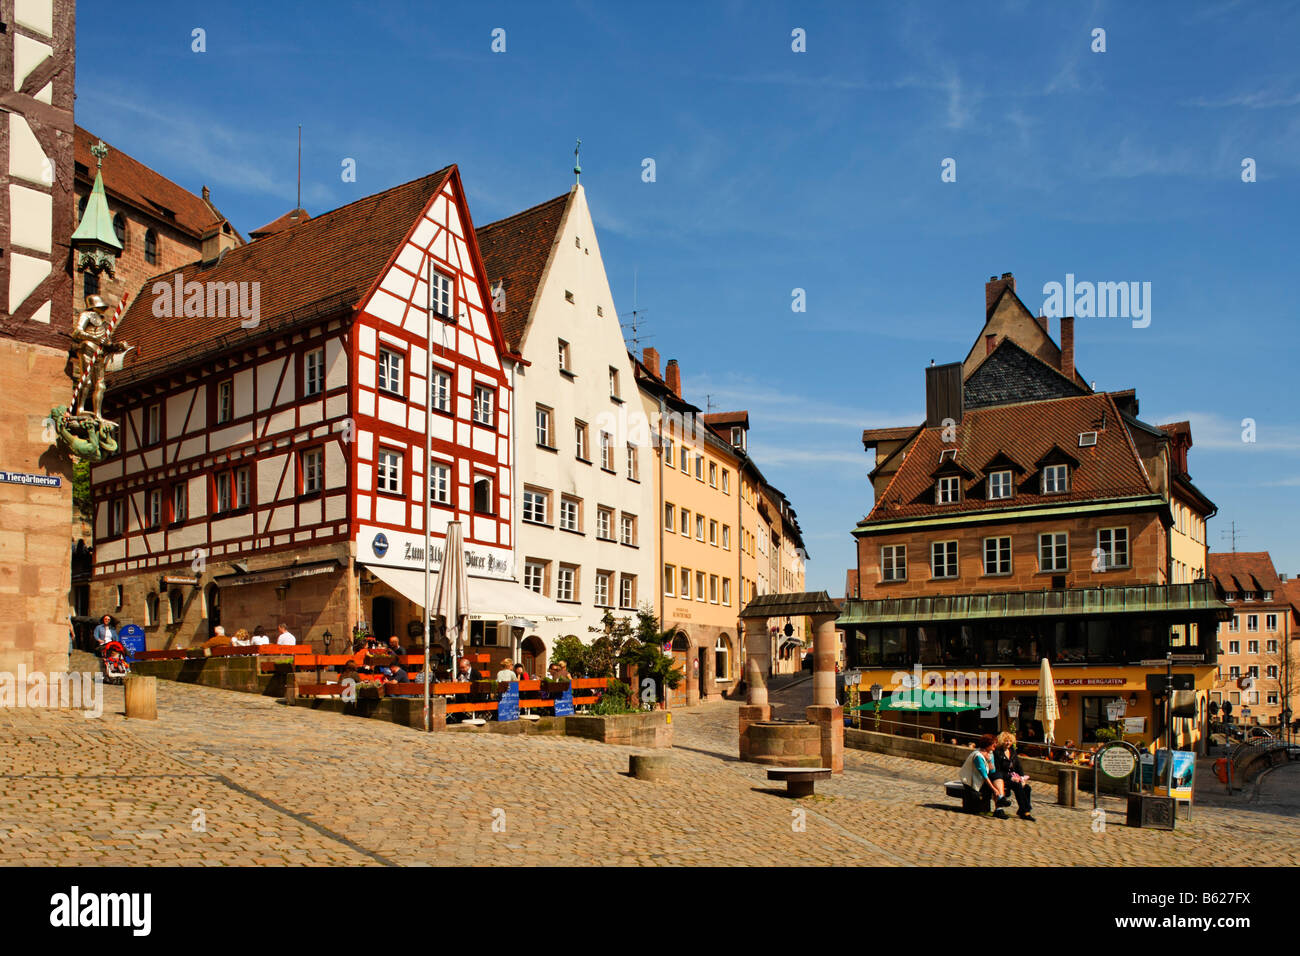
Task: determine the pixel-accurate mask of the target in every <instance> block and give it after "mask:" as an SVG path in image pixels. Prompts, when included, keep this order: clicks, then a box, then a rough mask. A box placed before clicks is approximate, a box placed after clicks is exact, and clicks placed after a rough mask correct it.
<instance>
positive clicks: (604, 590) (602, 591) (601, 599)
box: [595, 571, 614, 607]
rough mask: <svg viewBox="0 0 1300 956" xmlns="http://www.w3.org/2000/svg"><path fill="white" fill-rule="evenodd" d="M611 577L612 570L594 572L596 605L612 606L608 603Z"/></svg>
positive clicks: (612, 574)
mask: <svg viewBox="0 0 1300 956" xmlns="http://www.w3.org/2000/svg"><path fill="white" fill-rule="evenodd" d="M612 577H614V572H613V571H597V572H596V594H595V598H596V607H613V605H612V604H610V603H609V584H610V579H611V578H612Z"/></svg>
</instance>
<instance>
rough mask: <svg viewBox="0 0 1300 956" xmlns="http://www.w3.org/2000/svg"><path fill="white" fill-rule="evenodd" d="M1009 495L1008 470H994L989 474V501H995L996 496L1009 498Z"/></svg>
mask: <svg viewBox="0 0 1300 956" xmlns="http://www.w3.org/2000/svg"><path fill="white" fill-rule="evenodd" d="M1011 495H1012V487H1011V472H1010V471H995V472H993V473H992V474H990V475H989V501H995V500H996V499H998V498H1010V497H1011Z"/></svg>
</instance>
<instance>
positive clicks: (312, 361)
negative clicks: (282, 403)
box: [302, 347, 325, 396]
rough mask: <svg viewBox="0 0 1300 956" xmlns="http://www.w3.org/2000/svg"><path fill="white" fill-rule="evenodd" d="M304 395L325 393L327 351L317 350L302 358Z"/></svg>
mask: <svg viewBox="0 0 1300 956" xmlns="http://www.w3.org/2000/svg"><path fill="white" fill-rule="evenodd" d="M302 389H303V395H306V396H311V395H319V394H320V393H321V392H323V391H325V349H324V348H323V347H322V348H316V349H311V350H309V351H308V352H306V353H305V354H304V355H303V357H302Z"/></svg>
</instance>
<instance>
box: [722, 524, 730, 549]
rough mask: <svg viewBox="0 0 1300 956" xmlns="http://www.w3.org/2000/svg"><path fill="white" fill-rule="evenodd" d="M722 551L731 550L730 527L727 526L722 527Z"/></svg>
mask: <svg viewBox="0 0 1300 956" xmlns="http://www.w3.org/2000/svg"><path fill="white" fill-rule="evenodd" d="M722 550H723V551H730V550H731V525H729V524H724V525H723V526H722Z"/></svg>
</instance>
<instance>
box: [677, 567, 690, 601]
mask: <svg viewBox="0 0 1300 956" xmlns="http://www.w3.org/2000/svg"><path fill="white" fill-rule="evenodd" d="M691 574H692V572H691V569H690V568H682V570H681V579H680V580H681V584H682V586H681V588H680V589H679V590H678V593H677V596H678V597H680V598H681V599H682V600H683V601H689V600H690V599H691V581H692V577H691Z"/></svg>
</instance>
